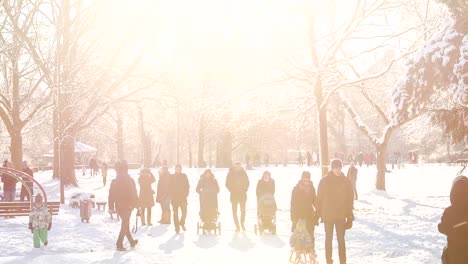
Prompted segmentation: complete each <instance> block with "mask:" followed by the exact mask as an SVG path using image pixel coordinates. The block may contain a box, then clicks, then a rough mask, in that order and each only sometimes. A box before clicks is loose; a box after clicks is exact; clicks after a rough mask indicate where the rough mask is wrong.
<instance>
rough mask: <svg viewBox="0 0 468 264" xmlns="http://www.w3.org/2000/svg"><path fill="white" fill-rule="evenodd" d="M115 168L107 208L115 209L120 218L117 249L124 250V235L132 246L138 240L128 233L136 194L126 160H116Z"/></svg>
mask: <svg viewBox="0 0 468 264" xmlns="http://www.w3.org/2000/svg"><path fill="white" fill-rule="evenodd" d="M115 170H116V173H117V177H116V179H115V180H113V181H112V183H111V186H110V189H109V210H111V211H114V210H116V211H117V213H118V214H119V216H120V219H121V220H122V223H121V226H120V233H119V237H118V239H117V250H118V251H125V250H126V249H125V248H124V247H123V239H124V237H127V239H128V242H129V243H130V246H131V247H132V248H133V247H135V246H136V245H137V244H138V240H137V239H133V237H132V234H131V233H130V215H131V214H132V211H133V209H135V208H138V194H137V190H136V185H135V181H134V180H133V179H132V178H131V177H130V176H129V175H128V165H127V162H126V161H121V162H117V163H116V164H115Z"/></svg>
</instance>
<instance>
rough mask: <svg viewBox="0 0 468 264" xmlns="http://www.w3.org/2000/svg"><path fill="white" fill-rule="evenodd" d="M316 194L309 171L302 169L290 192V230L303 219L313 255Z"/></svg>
mask: <svg viewBox="0 0 468 264" xmlns="http://www.w3.org/2000/svg"><path fill="white" fill-rule="evenodd" d="M316 199H317V197H316V195H315V188H314V184H313V182H312V181H311V180H310V172H308V171H304V172H303V173H302V177H301V179H300V180H299V182H298V183H297V185H296V186H295V187H294V189H293V191H292V193H291V221H292V228H291V231H292V232H294V230H295V229H296V225H297V222H298V221H299V220H300V219H303V220H304V222H305V227H306V229H307V232H308V233H309V237H310V239H311V244H312V248H311V253H312V255H313V256H314V257H315V238H314V237H315V236H314V232H315V224H316V221H315V219H316V217H315V207H316Z"/></svg>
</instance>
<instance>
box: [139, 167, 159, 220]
mask: <svg viewBox="0 0 468 264" xmlns="http://www.w3.org/2000/svg"><path fill="white" fill-rule="evenodd" d="M155 181H156V179H155V178H154V176H153V174H152V173H151V171H150V169H142V170H141V172H140V178H138V183H139V184H140V213H141V225H146V224H148V225H149V226H151V225H152V223H151V208H152V207H153V206H154V197H153V195H154V191H153V188H152V187H151V184H153V183H154V182H155ZM145 211H146V217H147V218H146V221H145Z"/></svg>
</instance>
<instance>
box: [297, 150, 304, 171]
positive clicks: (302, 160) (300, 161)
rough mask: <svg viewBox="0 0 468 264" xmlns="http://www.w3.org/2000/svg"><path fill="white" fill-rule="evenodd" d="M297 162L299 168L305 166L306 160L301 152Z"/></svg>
mask: <svg viewBox="0 0 468 264" xmlns="http://www.w3.org/2000/svg"><path fill="white" fill-rule="evenodd" d="M297 161H298V163H299V166H301V167H302V166H303V165H304V158H303V157H302V154H301V152H299V155H298V157H297Z"/></svg>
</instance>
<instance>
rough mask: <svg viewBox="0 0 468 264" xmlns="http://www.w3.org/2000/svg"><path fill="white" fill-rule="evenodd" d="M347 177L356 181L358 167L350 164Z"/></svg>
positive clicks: (353, 181)
mask: <svg viewBox="0 0 468 264" xmlns="http://www.w3.org/2000/svg"><path fill="white" fill-rule="evenodd" d="M346 177H348V179H349V180H350V181H351V183H356V181H357V168H356V167H353V166H350V167H349V169H348V173H347V174H346Z"/></svg>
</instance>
